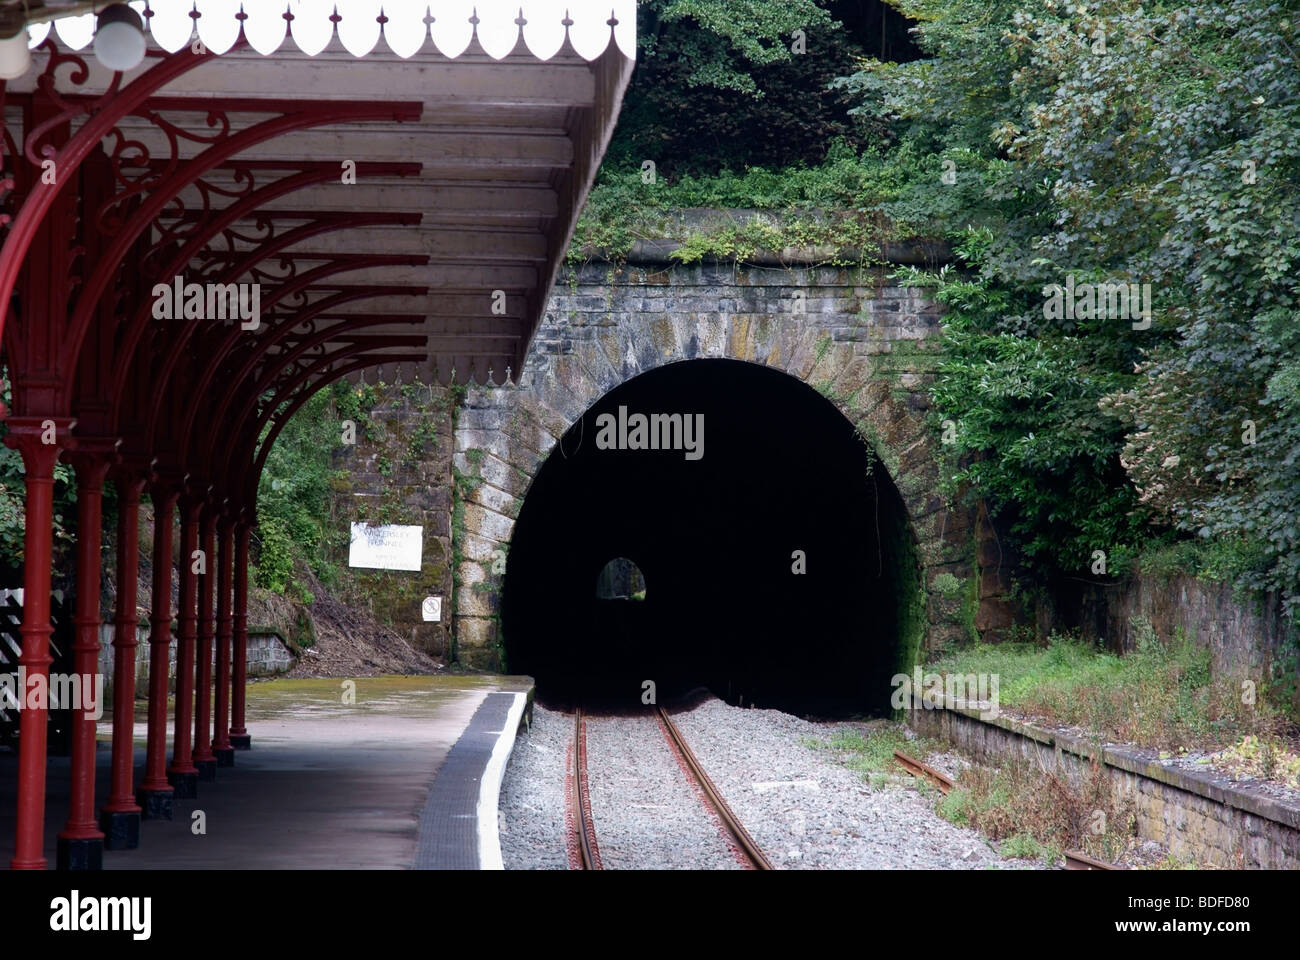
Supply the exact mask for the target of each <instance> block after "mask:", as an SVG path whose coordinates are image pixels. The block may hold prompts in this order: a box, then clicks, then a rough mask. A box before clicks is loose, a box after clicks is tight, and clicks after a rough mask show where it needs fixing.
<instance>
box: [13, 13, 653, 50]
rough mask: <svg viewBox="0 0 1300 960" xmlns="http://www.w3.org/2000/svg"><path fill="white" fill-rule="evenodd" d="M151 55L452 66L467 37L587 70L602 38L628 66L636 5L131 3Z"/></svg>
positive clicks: (83, 34) (72, 38) (35, 36)
mask: <svg viewBox="0 0 1300 960" xmlns="http://www.w3.org/2000/svg"><path fill="white" fill-rule="evenodd" d="M129 6H130V7H131V8H132V9H134V10H135V11H136V12H137V13H139V14H141V16H142V17H144V20H145V24H146V26H145V29H146V31H147V32H148V33H149V34H151V35H152V37H153V43H154V45H156V46H158V47H160V48H162V49H163V50H166V51H167V52H169V53H174V52H175V51H177V50H180V49H181V48H182V47H184V46H187V45H189V44H190V43H191V40H192V38H193V36H194V31H195V29H196V28H197V30H198V36H199V39H200V40H202V41H203V44H204V46H205V47H207V48H208V49H209V50H211V51H212V52H214V53H225V52H226V51H227V50H229V49H230V48H231V47H232V46H234V44H235V43H236V41H238V39H239V35H240V31H241V30H242V31H243V34H244V36H245V37H247V39H248V44H249V46H251V47H252V48H253V49H254V50H256V51H257V52H258V53H260V54H263V55H264V56H269V55H270V54H272V53H275V52H276V51H277V50H279V49H280V47H281V46H282V45H283V44H284V42H285V40H286V39H287V38H292V40H293V43H294V44H295V45H296V46H297V48H298V49H299V50H301V51H302V52H303V53H305V54H307V55H309V56H315V55H316V54H318V53H320V52H321V51H322V50H324V49H325V47H326V46H328V45H329V43H330V41H331V40H332V39H333V37H334V34H335V32H336V31H337V33H338V38H339V42H340V43H341V44H342V45H343V47H344V49H346V50H347V51H348V52H349V53H351V54H352V55H353V56H356V57H364V56H365V55H366V54H368V53H371V52H372V51H374V50H375V49H376V48H377V47H378V44H379V39H380V36H381V35H382V37H383V39H384V42H385V43H386V44H387V45H388V49H389V50H391V51H392V52H393V53H395V54H397V55H398V56H399V57H410V56H413V55H415V54H416V53H417V52H418V51H419V50H420V49H421V48H422V47H423V46H424V43H425V41H426V40H427V39H429V38H430V37H432V39H433V43H434V46H435V47H437V49H438V51H439V52H440V53H441V54H442V55H443V56H445V57H458V56H460V55H461V54H462V53H464V52H465V50H466V48H468V47H469V45H470V42H471V40H472V39H473V38H474V37H475V35H477V37H478V41H479V44H480V45H481V46H482V48H483V50H484V51H485V52H487V54H488V55H489V56H491V57H493V58H495V59H498V60H499V59H501V58H502V57H505V56H508V55H509V54H510V53H511V52H512V51H513V50H514V49H515V47H516V45H517V44H518V42H519V39H520V36H521V35H522V38H523V43H524V45H525V47H526V48H527V49H528V51H529V52H531V53H532V54H533V56H535V57H537V58H538V59H539V60H549V59H550V58H551V57H553V56H555V55H556V54H557V53H558V52H559V51H560V49H561V47H563V45H564V39H565V36H566V35H567V36H568V38H569V42H570V43H571V44H572V45H573V49H574V50H575V51H576V52H577V53H578V54H579V55H580V56H582V57H583V58H584V59H586V60H594V59H596V58H597V57H599V56H600V55H601V54H602V53H604V52H605V50H606V49H607V48H608V46H609V43H610V39H611V38H612V39H613V41H614V43H615V45H616V46H617V47H618V49H619V50H620V51H622V53H623V55H624V56H626V57H628V58H629V59H635V58H636V0H435V2H432V3H428V2H416V0H249V2H241V0H151V2H148V3H146V2H144V0H136V2H133V3H130V4H129ZM50 32H51V24H50V23H48V22H47V23H38V24H32V25H31V26H29V27H28V34H29V45H30V46H32V47H35V46H37V45H38V44H39V43H41V42H42V41H44V40H45V38H46V37H47V36H49V34H50ZM53 32H54V33H55V35H57V37H58V39H59V40H60V41H61V42H62V43H63V44H64V45H65V46H67V47H69V48H70V49H72V50H81V49H82V48H84V47H86V46H87V45H89V44H90V43H91V41H92V40H93V39H94V36H95V15H94V14H93V13H86V14H82V15H80V16H73V17H63V18H61V19H58V20H55V21H53Z"/></svg>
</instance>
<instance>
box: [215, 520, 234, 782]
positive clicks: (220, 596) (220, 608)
mask: <svg viewBox="0 0 1300 960" xmlns="http://www.w3.org/2000/svg"><path fill="white" fill-rule="evenodd" d="M234 547H235V529H234V524H233V523H232V522H231V519H230V516H229V515H228V514H222V516H221V518H220V520H219V521H218V523H217V694H216V696H217V701H216V717H215V720H214V723H213V727H214V730H215V736H216V739H215V740H214V741H213V744H212V753H213V754H214V755H215V756H216V758H217V766H219V767H233V766H234V765H235V750H234V748H233V747H232V746H231V745H230V640H231V629H232V626H233V622H232V620H231V616H230V566H231V562H232V561H233V559H234V558H233V557H232V556H231V554H232V552H233V551H234Z"/></svg>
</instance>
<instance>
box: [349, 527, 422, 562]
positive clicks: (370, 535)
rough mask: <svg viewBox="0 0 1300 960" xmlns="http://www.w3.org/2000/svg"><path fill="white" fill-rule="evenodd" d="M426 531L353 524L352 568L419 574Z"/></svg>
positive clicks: (350, 551) (411, 528) (350, 553)
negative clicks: (408, 571) (416, 571)
mask: <svg viewBox="0 0 1300 960" xmlns="http://www.w3.org/2000/svg"><path fill="white" fill-rule="evenodd" d="M423 548H424V527H402V526H393V525H384V526H371V525H370V524H366V523H354V524H352V545H351V547H350V548H349V550H348V566H349V567H370V568H372V569H376V570H419V569H420V554H421V551H422V550H423Z"/></svg>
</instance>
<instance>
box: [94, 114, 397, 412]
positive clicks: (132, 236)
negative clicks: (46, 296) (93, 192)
mask: <svg viewBox="0 0 1300 960" xmlns="http://www.w3.org/2000/svg"><path fill="white" fill-rule="evenodd" d="M340 112H341V114H342V115H341V116H340V115H339V114H338V113H336V112H335V111H334V108H333V106H327V107H325V108H324V109H322V106H321V105H316V106H315V108H314V109H311V110H307V109H304V110H302V111H301V112H299V113H295V114H289V115H287V116H281V117H274V118H272V119H270V120H265V121H263V122H262V123H259V124H255V125H254V126H252V127H249V128H248V129H247V130H244V131H242V132H241V133H238V134H235V135H234V136H232V137H231V138H230V139H229V140H227V141H224V142H223V143H221V144H219V145H216V146H213V147H210V148H208V149H207V150H205V151H204V152H203V153H202V154H200V156H199V157H195V158H194V159H193V160H190V161H188V162H187V163H186V164H185V166H184V167H183V168H182V169H181V170H180V171H178V172H177V173H174V174H172V176H170V177H169V178H167V180H166V181H165V182H164V183H162V184H161V185H160V186H159V187H158V188H157V189H156V190H155V191H154V192H153V193H151V194H150V195H149V199H148V200H146V201H144V202H143V203H142V204H141V205H140V207H139V209H138V210H137V211H136V212H135V213H134V214H133V215H132V217H131V220H130V221H129V223H128V224H127V226H125V227H124V228H123V230H122V231H121V232H120V233H119V234H118V235H117V236H116V237H114V240H113V243H112V244H110V245H109V246H108V248H107V250H106V251H105V257H106V258H108V259H106V260H105V261H104V262H105V263H109V262H111V263H113V264H118V263H120V262H121V260H122V258H123V257H124V256H126V253H127V251H128V250H129V249H130V247H131V244H132V243H134V242H135V240H136V238H137V237H139V236H140V235H141V233H143V231H144V230H145V229H146V228H148V227H149V225H150V224H152V223H153V222H154V221H155V220H156V219H157V217H158V215H159V214H160V213H162V212H163V210H164V209H165V208H166V207H167V205H168V204H170V203H172V202H173V199H174V198H175V197H176V196H177V195H178V194H179V193H180V191H182V190H184V189H185V188H186V187H187V186H189V185H190V184H191V183H193V182H194V181H195V180H197V179H198V178H199V177H200V176H201V175H202V174H204V173H206V172H208V171H210V170H212V169H213V168H215V167H217V166H218V165H220V164H223V163H225V162H227V161H228V160H229V159H230V158H231V157H233V156H235V155H236V154H237V153H239V152H240V151H242V150H246V149H248V147H249V146H254V145H256V144H258V143H261V142H263V141H265V140H270V139H273V138H275V137H278V136H281V135H283V134H285V133H292V132H294V131H296V130H303V129H308V128H310V127H313V126H320V125H324V124H327V123H339V122H343V121H356V122H361V121H365V120H392V121H402V120H407V119H416V118H418V117H419V114H420V108H419V105H418V104H416V105H415V106H414V108H412V107H410V106H407V105H403V104H390V105H382V104H350V105H345V106H344V107H343V109H342V110H341V111H340ZM337 173H338V171H337V170H334V171H332V172H331V173H328V174H327V173H326V172H325V171H324V170H321V169H319V168H317V169H310V170H307V171H305V172H302V173H297V174H291V175H290V176H287V177H282V178H280V179H279V180H275V181H273V182H272V183H270V184H268V185H267V186H265V187H262V188H261V189H258V190H254V191H252V192H251V193H249V194H248V195H246V196H244V197H243V198H242V199H241V200H239V201H238V202H236V203H233V204H231V205H230V206H229V207H226V208H225V209H223V210H221V211H220V212H219V213H216V214H215V215H214V216H213V217H212V218H211V219H209V220H207V221H205V226H204V228H203V229H202V231H201V233H200V234H199V235H197V236H195V237H193V238H191V239H189V240H188V241H187V242H186V243H184V244H182V245H181V248H180V250H179V251H178V252H177V253H176V254H174V255H173V256H172V257H171V259H169V260H168V261H167V262H166V263H165V264H164V265H163V266H162V267H161V268H159V269H158V270H157V272H156V274H155V278H156V279H157V278H161V280H162V282H168V281H169V280H170V279H171V278H172V277H173V276H176V275H179V274H181V273H183V272H184V270H185V268H186V267H187V266H188V265H189V263H190V262H191V260H193V259H194V258H195V257H196V256H197V255H198V254H199V253H200V252H201V251H202V249H203V246H204V244H206V243H207V242H208V241H209V240H211V239H212V238H213V237H215V236H216V235H217V234H218V233H220V232H221V231H222V230H224V229H225V228H226V227H229V226H230V225H231V224H233V223H234V222H236V221H237V220H240V219H244V218H246V217H248V216H249V215H250V214H252V213H253V212H254V211H255V210H257V209H258V208H259V207H261V206H262V205H263V204H266V203H269V202H271V201H273V200H275V199H278V198H279V197H282V196H285V195H287V194H290V193H292V192H293V191H295V190H298V189H301V188H302V187H306V186H311V185H313V184H318V183H324V182H326V181H327V180H328V179H330V178H332V177H334V176H337ZM114 258H115V259H114ZM110 274H111V271H107V270H101V269H97V270H96V272H95V275H94V276H93V277H92V278H91V280H90V281H88V282H87V285H86V290H85V291H84V292H83V294H82V296H81V298H80V299H79V301H78V310H77V316H76V317H75V318H74V325H73V327H72V333H71V336H72V338H73V344H74V346H79V345H80V342H81V338H82V337H83V336H84V335H85V331H86V326H87V324H88V323H89V315H90V312H91V309H92V307H91V305H92V304H93V302H94V300H93V298H95V297H98V296H99V295H100V294H102V293H103V290H104V287H105V286H106V285H107V283H108V280H109V275H110ZM150 320H151V302H150V301H149V300H147V299H142V300H141V302H140V303H139V304H138V305H137V307H136V310H135V312H134V313H133V314H132V316H131V318H130V320H129V322H128V324H127V326H126V329H125V332H124V335H123V337H122V342H121V347H120V353H119V356H121V357H123V358H128V357H130V356H132V355H133V354H134V353H135V350H136V346H137V345H138V344H139V342H140V338H141V337H142V336H143V335H144V331H145V328H146V327H147V325H148V324H149V322H150ZM192 326H193V325H192V324H190V325H189V329H191V330H192ZM184 336H188V334H186V335H184ZM182 339H184V337H183V338H182ZM127 369H128V365H127V364H125V363H124V364H123V365H122V366H121V367H120V368H119V371H120V372H119V377H118V383H117V386H118V388H119V389H120V386H121V380H122V378H124V377H125V376H126V371H127Z"/></svg>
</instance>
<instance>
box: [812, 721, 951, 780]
mask: <svg viewBox="0 0 1300 960" xmlns="http://www.w3.org/2000/svg"><path fill="white" fill-rule="evenodd" d="M904 729H905V728H904V727H903V725H902V724H885V725H881V726H878V727H876V728H875V729H872V730H869V731H867V732H866V735H865V736H864V735H863V734H862V733H860V732H858V731H856V730H841V731H839V732H838V733H836V734H835V735H834V736H832V737H831V738H830V740H829V741H823V742H820V743H818V744H815V745H816V746H819V747H823V748H829V749H831V750H833V751H835V752H836V753H838V754H839V755H840V756H839V760H840V761H841V762H842V763H843V764H844V765H845V766H846V767H848V768H849V769H850V770H855V771H857V772H858V773H861V774H864V775H866V776H868V777H871V776H872V775H877V776H879V775H881V774H896V773H902V772H903V768H902V767H901V766H899V764H898V761H897V760H895V759H894V751H895V750H902V751H903V752H904V753H906V754H908V755H909V756H912V757H916V758H917V759H924V758H925V757H926V756H928V755H929V754H931V753H934V752H935V751H936V750H939V749H941V745H940V744H939V743H937V742H935V741H933V740H926V739H924V738H919V737H918V738H916V739H914V740H909V739H907V737H906V736H904V734H903V730H904ZM873 782H874V781H873Z"/></svg>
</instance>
